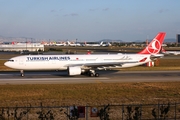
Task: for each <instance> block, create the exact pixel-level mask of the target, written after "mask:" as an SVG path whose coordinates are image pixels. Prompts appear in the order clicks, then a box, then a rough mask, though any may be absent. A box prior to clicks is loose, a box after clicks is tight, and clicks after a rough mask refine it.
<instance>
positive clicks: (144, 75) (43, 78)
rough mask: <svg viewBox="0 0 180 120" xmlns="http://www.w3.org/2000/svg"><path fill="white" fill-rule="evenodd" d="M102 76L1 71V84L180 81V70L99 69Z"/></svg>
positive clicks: (55, 72) (54, 72)
mask: <svg viewBox="0 0 180 120" xmlns="http://www.w3.org/2000/svg"><path fill="white" fill-rule="evenodd" d="M98 72H99V73H100V75H101V76H100V77H88V76H84V75H78V76H68V75H67V73H66V71H25V76H24V77H21V76H20V73H19V71H9V72H8V71H1V72H0V84H80V83H124V82H171V81H177V82H180V71H98Z"/></svg>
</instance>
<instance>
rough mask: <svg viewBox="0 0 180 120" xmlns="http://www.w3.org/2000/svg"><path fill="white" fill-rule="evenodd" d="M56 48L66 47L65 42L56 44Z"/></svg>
mask: <svg viewBox="0 0 180 120" xmlns="http://www.w3.org/2000/svg"><path fill="white" fill-rule="evenodd" d="M55 45H56V46H66V45H67V44H66V43H65V42H56V44H55Z"/></svg>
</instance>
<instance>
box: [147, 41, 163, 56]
mask: <svg viewBox="0 0 180 120" xmlns="http://www.w3.org/2000/svg"><path fill="white" fill-rule="evenodd" d="M146 49H147V51H148V53H149V54H158V53H159V51H160V49H161V43H160V42H159V41H158V40H157V39H153V41H152V42H151V43H150V44H149V47H146Z"/></svg>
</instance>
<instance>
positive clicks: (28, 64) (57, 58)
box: [5, 54, 151, 70]
mask: <svg viewBox="0 0 180 120" xmlns="http://www.w3.org/2000/svg"><path fill="white" fill-rule="evenodd" d="M142 59H144V60H143V61H142ZM150 61H151V59H150V55H148V54H105V55H102V54H96V55H92V54H91V55H24V56H18V57H14V58H11V59H10V60H9V61H7V62H6V63H5V66H8V67H10V68H13V69H18V70H64V69H67V68H68V67H69V66H79V67H81V68H82V67H83V66H91V64H92V66H93V65H94V64H95V65H97V66H98V64H99V66H100V67H103V66H105V67H106V68H108V64H109V68H113V67H114V68H123V67H133V66H137V65H141V64H144V63H147V62H150ZM112 63H114V65H113V64H112ZM101 64H102V65H101Z"/></svg>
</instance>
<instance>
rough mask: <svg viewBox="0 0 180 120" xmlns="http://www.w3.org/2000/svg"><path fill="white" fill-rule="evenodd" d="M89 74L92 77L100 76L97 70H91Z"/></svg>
mask: <svg viewBox="0 0 180 120" xmlns="http://www.w3.org/2000/svg"><path fill="white" fill-rule="evenodd" d="M88 75H89V76H90V77H99V73H96V72H95V70H89V71H88Z"/></svg>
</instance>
